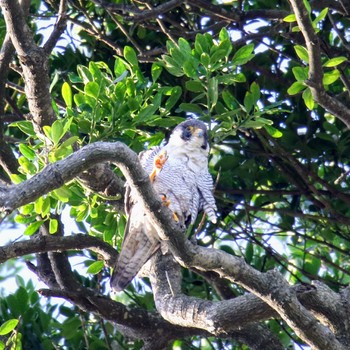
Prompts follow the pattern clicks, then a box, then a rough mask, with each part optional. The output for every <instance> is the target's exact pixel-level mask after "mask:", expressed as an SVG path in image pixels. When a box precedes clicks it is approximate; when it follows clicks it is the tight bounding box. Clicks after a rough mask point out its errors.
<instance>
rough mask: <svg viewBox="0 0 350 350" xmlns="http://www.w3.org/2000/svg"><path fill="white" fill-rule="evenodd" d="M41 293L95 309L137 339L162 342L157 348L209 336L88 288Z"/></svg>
mask: <svg viewBox="0 0 350 350" xmlns="http://www.w3.org/2000/svg"><path fill="white" fill-rule="evenodd" d="M39 292H40V293H41V294H42V295H44V296H46V297H58V298H63V299H65V300H67V301H70V302H71V303H73V304H75V305H77V306H78V307H79V308H81V309H82V310H83V311H87V312H93V313H95V314H96V315H98V316H100V317H101V318H102V319H104V320H108V321H111V322H113V323H116V324H118V328H119V329H120V330H121V331H122V332H123V333H124V334H125V335H126V336H131V337H133V338H135V335H137V338H139V339H143V340H145V341H151V340H153V342H154V344H157V343H158V342H160V343H161V344H162V347H157V349H163V348H165V346H164V343H167V342H169V340H172V339H177V338H179V337H186V336H191V335H194V334H200V335H203V336H208V335H209V334H208V333H206V332H203V331H202V332H201V331H199V330H198V329H192V328H183V327H180V326H176V325H172V324H170V323H168V322H167V321H165V320H164V319H162V318H161V317H159V316H158V315H157V314H155V313H152V312H148V311H146V310H144V309H141V308H129V307H127V306H125V305H123V304H121V303H119V302H115V301H113V300H111V299H110V298H107V297H104V296H101V295H96V294H94V292H92V291H89V290H88V289H84V291H80V292H79V293H77V292H72V291H69V290H64V291H63V290H58V289H42V290H40V291H39ZM160 339H161V341H160Z"/></svg>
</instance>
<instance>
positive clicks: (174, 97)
mask: <svg viewBox="0 0 350 350" xmlns="http://www.w3.org/2000/svg"><path fill="white" fill-rule="evenodd" d="M171 92H172V93H171V95H170V97H169V98H168V99H167V101H166V102H165V108H166V110H168V111H170V110H171V108H173V107H174V106H175V104H176V103H177V101H178V100H179V98H180V97H181V94H182V89H181V87H180V86H175V87H174V88H172V89H171Z"/></svg>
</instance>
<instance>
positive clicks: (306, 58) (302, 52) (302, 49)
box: [294, 45, 309, 63]
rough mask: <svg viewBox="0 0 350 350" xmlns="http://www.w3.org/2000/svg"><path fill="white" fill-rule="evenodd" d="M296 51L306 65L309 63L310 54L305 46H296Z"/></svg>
mask: <svg viewBox="0 0 350 350" xmlns="http://www.w3.org/2000/svg"><path fill="white" fill-rule="evenodd" d="M294 50H295V52H296V54H297V55H298V57H299V58H300V59H301V60H303V61H305V62H306V63H309V53H308V52H307V50H306V49H305V47H304V46H301V45H295V46H294Z"/></svg>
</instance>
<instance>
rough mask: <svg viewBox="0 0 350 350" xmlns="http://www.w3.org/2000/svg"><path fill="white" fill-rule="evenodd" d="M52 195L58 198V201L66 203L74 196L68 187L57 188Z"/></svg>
mask: <svg viewBox="0 0 350 350" xmlns="http://www.w3.org/2000/svg"><path fill="white" fill-rule="evenodd" d="M52 193H53V194H54V195H55V196H56V197H57V199H59V200H60V201H62V202H64V203H66V202H68V200H69V197H70V196H71V195H72V191H71V190H70V189H69V188H68V187H67V186H62V187H60V188H57V189H56V190H54V191H53V192H52Z"/></svg>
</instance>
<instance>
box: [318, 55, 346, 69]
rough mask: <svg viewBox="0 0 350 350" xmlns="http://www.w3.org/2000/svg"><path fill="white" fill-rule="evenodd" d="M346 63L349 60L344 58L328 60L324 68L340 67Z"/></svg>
mask: <svg viewBox="0 0 350 350" xmlns="http://www.w3.org/2000/svg"><path fill="white" fill-rule="evenodd" d="M345 61H347V58H346V57H344V56H339V57H334V58H331V59H329V60H327V61H326V62H325V63H324V64H323V67H335V66H338V65H339V64H341V63H343V62H345Z"/></svg>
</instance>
